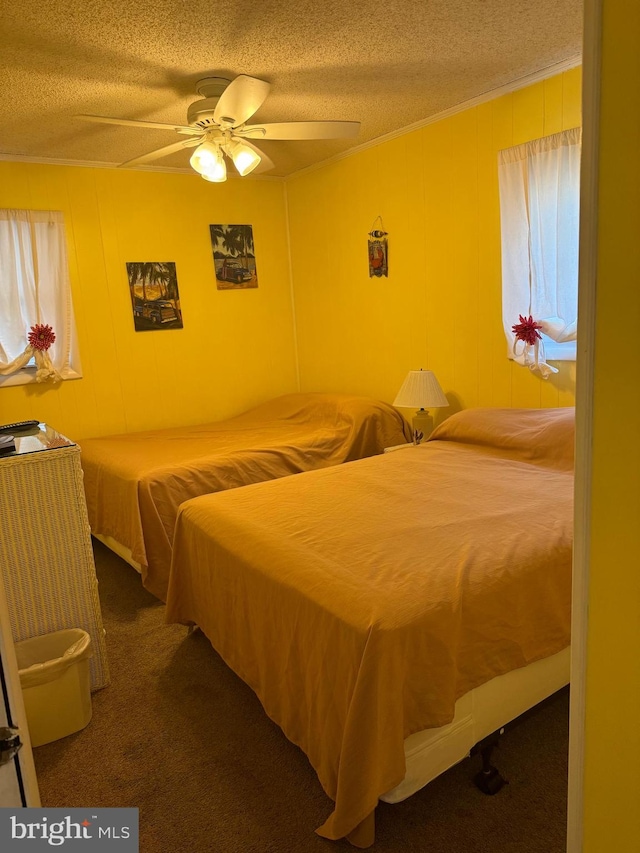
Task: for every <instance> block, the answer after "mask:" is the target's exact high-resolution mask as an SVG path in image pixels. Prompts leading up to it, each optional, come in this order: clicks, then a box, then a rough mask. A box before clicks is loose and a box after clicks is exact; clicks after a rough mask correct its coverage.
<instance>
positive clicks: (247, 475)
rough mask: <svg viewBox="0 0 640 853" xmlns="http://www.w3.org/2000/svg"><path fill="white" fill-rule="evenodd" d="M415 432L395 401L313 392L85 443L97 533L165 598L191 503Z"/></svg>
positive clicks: (370, 450)
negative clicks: (175, 545)
mask: <svg viewBox="0 0 640 853" xmlns="http://www.w3.org/2000/svg"><path fill="white" fill-rule="evenodd" d="M410 437H411V430H410V427H409V425H408V424H407V422H406V421H405V420H404V418H403V417H402V416H401V415H400V413H399V412H398V411H397V410H396V409H394V408H393V407H392V406H390V405H388V404H387V403H384V402H382V401H379V400H374V399H371V398H368V397H357V396H351V395H346V394H312V393H308V394H288V395H285V396H283V397H279V398H277V399H275V400H271V401H269V402H268V403H265V404H263V405H261V406H257V407H256V408H254V409H251V410H250V411H248V412H244V413H243V414H241V415H238V416H237V417H235V418H230V419H228V420H225V421H218V422H215V423H210V424H200V425H197V426H189V427H180V428H172V429H163V430H150V431H146V432H139V433H129V434H125V435H115V436H104V437H100V438H89V439H84V440H81V441H80V442H79V444H80V447H81V449H82V455H81V459H82V467H83V470H84V475H85V476H84V482H85V493H86V497H87V511H88V513H89V523H90V525H91V532H92V533H93V534H94V535H95V536H100V537H102V541H104V542H105V543H106V544H109V543H112V544H113V545H115V548H116V551H117V553H120V554H121V556H122V555H123V554H126V555H128V556H127V557H126V559H127V561H128V562H131V563H132V564H133V565H138V566H139V567H140V571H141V575H142V581H143V584H144V586H145V587H146V588H147V589H148V590H149V591H150V592H152V593H153V594H154V595H155V596H157V597H158V598H160V599H162V600H164V599H165V598H166V591H167V582H168V577H169V567H170V564H171V550H172V542H173V529H174V525H175V519H176V515H177V511H178V507H179V505H180V504H181V503H182V502H183V501H185V500H187V499H189V498H193V497H196V496H198V495H203V494H208V493H211V492H217V491H221V490H228V489H234V488H236V487H238V486H245V485H247V484H250V483H256V482H262V481H265V480H271V479H275V478H279V477H284V476H286V475H289V474H296V473H300V472H302V471H309V470H313V469H316V468H324V467H327V466H331V465H337V464H340V463H342V462H347V461H350V460H353V459H359V458H361V457H366V456H371V455H372V454H377V453H381V452H382V451H383V449H384V448H385V447H387V446H389V445H391V444H398V443H400V442H403V441H404V442H406V441H408V440H409V439H410Z"/></svg>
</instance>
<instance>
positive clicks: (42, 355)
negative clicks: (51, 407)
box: [0, 323, 62, 382]
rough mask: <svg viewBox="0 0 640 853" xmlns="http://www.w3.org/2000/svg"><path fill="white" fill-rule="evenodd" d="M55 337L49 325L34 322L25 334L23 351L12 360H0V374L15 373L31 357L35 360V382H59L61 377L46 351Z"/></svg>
mask: <svg viewBox="0 0 640 853" xmlns="http://www.w3.org/2000/svg"><path fill="white" fill-rule="evenodd" d="M55 339H56V335H55V332H54V331H53V329H52V328H51V326H48V325H45V324H44V323H36V324H35V326H31V331H30V332H29V334H28V336H27V340H28V341H29V343H28V344H27V346H26V348H25V350H24V352H22V353H21V354H20V355H19V356H17V357H16V358H14V359H13V361H10V362H7V363H4V364H3V363H2V362H0V374H2V375H3V376H7V375H8V374H9V373H15V372H16V371H18V370H21V369H22V368H23V367H24V366H25V365H27V364H28V363H29V361H31V359H32V358H33V359H35V362H36V382H59V381H60V379H61V378H62V377H61V376H60V374H59V373H58V371H57V370H56V369H55V367H54V366H53V364H52V362H51V357H50V356H49V353H48V352H47V350H48V349H49V347H50V346H51V344H52V343H54V341H55Z"/></svg>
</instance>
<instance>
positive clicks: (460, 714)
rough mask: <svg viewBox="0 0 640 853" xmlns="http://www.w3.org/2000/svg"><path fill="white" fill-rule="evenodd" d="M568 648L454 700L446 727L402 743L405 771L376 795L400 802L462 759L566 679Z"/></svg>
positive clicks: (420, 734) (412, 737) (499, 677)
mask: <svg viewBox="0 0 640 853" xmlns="http://www.w3.org/2000/svg"><path fill="white" fill-rule="evenodd" d="M570 657H571V654H570V648H566V649H564V650H563V651H561V652H558V654H555V655H552V656H551V657H548V658H543V659H542V660H539V661H536V662H535V663H532V664H529V666H525V667H522V668H521V669H514V670H512V671H511V672H508V673H506V675H499V676H497V677H496V678H492V679H491V681H488V682H487V683H486V684H483V685H481V686H480V687H477V688H476V689H475V690H471V691H470V692H469V693H466V694H465V695H464V696H461V697H460V699H458V701H457V702H456V709H455V717H454V718H453V720H452V721H451V722H450V723H449V724H448V725H446V726H441V727H439V728H436V729H426V730H425V731H422V732H416V734H414V735H411V736H410V737H408V738H407V739H406V740H405V742H404V751H405V757H406V763H407V772H406V775H405V777H404V779H403V780H402V782H400V784H399V785H396V787H395V788H392V790H391V791H387V793H386V794H384V796H382V797H380V799H381V800H383V801H384V802H385V803H399V802H401V801H402V800H406V798H407V797H410V796H411V795H412V794H415V792H416V791H419V790H420V788H423V787H424V786H425V785H427V784H428V783H429V782H431V781H432V780H433V779H435V778H436V777H437V776H439V775H440V774H441V773H444V772H445V770H448V769H449V768H450V767H453V765H454V764H457V763H458V762H459V761H462V760H463V759H465V758H466V757H467V756H468V755H469V752H470V750H471V748H472V747H473V746H475V744H476V743H478V742H479V741H481V740H482V739H483V738H485V737H487V735H490V734H491V733H492V732H495V731H496V730H497V729H500V728H501V727H502V726H504V725H506V724H507V723H508V722H510V721H511V720H514V719H515V718H516V717H518V716H520V714H523V713H524V712H525V711H528V710H529V709H530V708H533V706H534V705H537V704H538V703H539V702H542V701H543V699H546V698H547V697H549V696H551V695H552V694H553V693H555V692H556V691H557V690H560V689H561V688H562V687H564V686H565V685H566V684H568V683H569V673H570Z"/></svg>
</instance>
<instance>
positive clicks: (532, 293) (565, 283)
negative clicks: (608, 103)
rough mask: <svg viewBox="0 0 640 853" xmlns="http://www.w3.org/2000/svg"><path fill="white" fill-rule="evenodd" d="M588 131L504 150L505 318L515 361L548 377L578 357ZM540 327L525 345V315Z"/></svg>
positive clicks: (500, 173)
mask: <svg viewBox="0 0 640 853" xmlns="http://www.w3.org/2000/svg"><path fill="white" fill-rule="evenodd" d="M580 145H581V129H580V128H574V129H572V130H567V131H563V132H562V133H556V134H554V135H553V136H547V137H544V138H543V139H536V140H534V141H533V142H528V143H526V144H525V145H518V146H516V147H515V148H508V149H506V150H504V151H501V152H500V154H499V160H498V177H499V184H500V221H501V233H502V320H503V324H504V331H505V335H506V337H507V341H508V345H509V353H508V354H509V358H512V359H514V360H515V361H517V362H518V363H520V364H524V365H526V366H528V367H530V368H531V369H532V370H538V371H539V372H540V373H541V375H542V376H544V377H545V378H546V377H547V376H549V375H550V374H551V373H557V369H556V368H555V367H552V366H551V365H549V364H547V361H546V359H550V360H554V361H562V360H566V361H573V360H575V358H576V343H575V340H576V334H577V316H578V246H579V206H580ZM521 315H522V316H524V317H525V318H528V317H532V318H533V320H534V321H535V322H536V323H538V324H539V331H540V332H541V339H540V340H539V341H538V340H536V344H535V345H526V344H525V343H523V341H522V340H518V339H517V338H516V336H515V334H514V332H513V326H514V325H516V324H518V322H519V319H520V316H521Z"/></svg>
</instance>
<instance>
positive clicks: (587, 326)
mask: <svg viewBox="0 0 640 853" xmlns="http://www.w3.org/2000/svg"><path fill="white" fill-rule="evenodd" d="M601 38H602V0H584V35H583V65H582V156H581V170H580V273H579V287H578V317H579V332H578V352H577V359H576V460H575V489H574V491H575V511H574V521H575V530H574V552H573V566H574V570H573V590H572V626H571V699H570V710H569V784H568V795H567V796H568V800H567V851H568V853H580V851H581V850H582V846H583V818H584V747H585V743H584V740H585V717H586V672H587V634H588V617H589V610H588V605H589V563H590V538H591V489H592V480H591V474H592V458H591V447H592V436H593V398H594V395H593V379H594V341H595V319H596V283H597V266H598V239H597V238H598V178H599V169H598V160H599V124H600V73H601Z"/></svg>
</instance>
